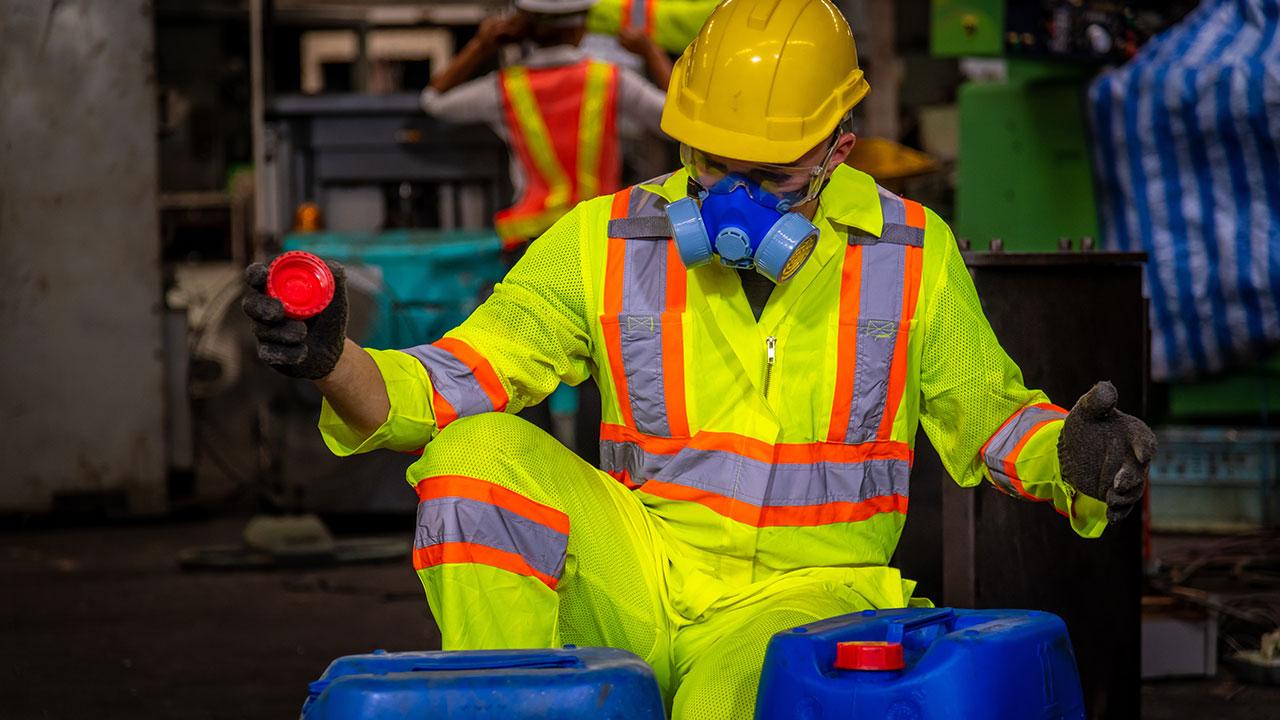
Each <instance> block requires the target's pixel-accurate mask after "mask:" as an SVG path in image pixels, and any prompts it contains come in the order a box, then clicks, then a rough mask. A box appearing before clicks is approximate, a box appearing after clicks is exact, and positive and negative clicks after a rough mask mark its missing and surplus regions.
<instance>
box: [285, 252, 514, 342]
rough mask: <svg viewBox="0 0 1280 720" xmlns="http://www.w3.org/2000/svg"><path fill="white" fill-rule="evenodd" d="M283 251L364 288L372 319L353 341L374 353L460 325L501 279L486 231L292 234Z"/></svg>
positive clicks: (432, 338)
mask: <svg viewBox="0 0 1280 720" xmlns="http://www.w3.org/2000/svg"><path fill="white" fill-rule="evenodd" d="M284 249H285V250H286V251H287V250H305V251H307V252H310V253H314V254H316V255H319V256H320V257H323V258H327V259H330V260H336V261H338V262H340V263H342V264H343V265H345V266H347V267H348V269H349V273H348V274H349V275H350V279H349V280H348V282H349V284H351V285H352V286H353V287H356V286H359V285H360V284H361V283H367V284H369V285H370V286H371V287H369V288H368V289H369V290H370V294H371V295H372V297H373V298H374V309H373V315H372V317H371V318H370V320H369V322H368V323H367V327H365V328H364V329H363V331H357V332H358V333H359V337H355V338H353V339H355V340H357V341H358V342H360V343H361V344H363V345H367V346H369V347H376V348H402V347H411V346H413V345H419V344H422V343H429V342H434V341H435V340H437V339H438V338H440V336H441V335H443V334H444V333H445V332H446V331H448V330H450V329H452V328H453V327H455V326H457V324H458V323H460V322H462V321H463V320H464V319H465V318H466V317H467V315H469V314H470V313H471V311H472V310H474V309H475V308H476V306H477V305H479V303H480V301H481V300H482V297H483V296H484V295H487V294H488V292H489V290H490V289H491V288H492V287H493V284H494V283H496V282H498V281H499V280H501V279H502V276H503V275H504V274H505V272H506V270H505V268H504V266H503V264H502V257H501V254H502V242H501V241H500V240H499V239H498V236H497V235H496V234H494V233H493V232H492V231H491V230H477V231H468V230H448V231H440V230H388V231H384V232H378V233H313V234H294V235H289V236H287V237H286V238H285V241H284Z"/></svg>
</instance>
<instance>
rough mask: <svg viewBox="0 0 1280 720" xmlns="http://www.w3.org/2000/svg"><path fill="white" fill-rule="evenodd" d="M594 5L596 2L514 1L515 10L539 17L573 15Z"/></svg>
mask: <svg viewBox="0 0 1280 720" xmlns="http://www.w3.org/2000/svg"><path fill="white" fill-rule="evenodd" d="M595 4H596V0H515V5H516V9H517V10H524V11H525V12H531V13H537V14H539V15H574V14H577V13H584V12H586V11H587V10H590V9H591V6H592V5H595Z"/></svg>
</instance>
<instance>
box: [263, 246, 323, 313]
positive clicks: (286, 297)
mask: <svg viewBox="0 0 1280 720" xmlns="http://www.w3.org/2000/svg"><path fill="white" fill-rule="evenodd" d="M333 292H334V281H333V272H332V271H331V270H329V266H328V265H327V264H325V261H324V260H321V259H320V258H318V257H316V256H315V255H312V254H311V253H309V252H302V251H301V250H293V251H291V252H287V253H285V254H283V255H281V256H280V257H277V258H276V259H275V260H272V261H271V267H269V268H267V294H268V295H270V296H271V297H273V298H275V299H277V300H279V301H280V304H282V305H284V314H285V315H287V316H289V317H291V318H293V319H294V320H306V319H307V318H310V317H314V316H315V315H317V314H319V313H320V311H322V310H324V309H325V308H326V307H328V306H329V302H330V301H331V300H333Z"/></svg>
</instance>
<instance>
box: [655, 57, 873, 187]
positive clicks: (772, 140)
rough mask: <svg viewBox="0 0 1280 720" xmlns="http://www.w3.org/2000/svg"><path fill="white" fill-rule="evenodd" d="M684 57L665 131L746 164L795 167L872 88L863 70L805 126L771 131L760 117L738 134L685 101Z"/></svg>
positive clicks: (666, 111)
mask: <svg viewBox="0 0 1280 720" xmlns="http://www.w3.org/2000/svg"><path fill="white" fill-rule="evenodd" d="M685 65H686V57H685V56H682V57H681V58H680V59H679V60H678V61H677V62H676V64H675V67H674V68H673V69H672V72H671V84H670V86H669V89H668V91H667V101H666V103H665V104H664V105H663V108H662V123H661V125H662V131H663V132H665V133H666V134H667V135H669V136H670V137H671V138H673V139H675V140H677V141H679V142H682V143H685V144H686V145H689V146H691V147H695V148H697V149H699V150H702V151H703V152H707V153H711V154H712V155H719V156H721V157H726V158H731V159H733V160H742V161H746V162H771V163H789V162H793V161H795V160H796V159H798V158H800V157H802V156H803V155H804V154H805V153H807V152H809V151H810V150H812V149H813V148H815V147H817V146H818V144H819V143H821V142H822V141H824V140H825V139H826V138H828V137H829V136H830V135H831V133H832V132H834V131H835V128H836V125H837V124H839V122H840V120H841V119H842V118H843V117H844V116H845V115H846V114H848V112H849V110H851V109H852V108H853V106H854V105H857V104H858V103H859V102H861V101H862V99H863V98H864V97H866V94H867V92H868V91H869V90H870V89H871V88H870V85H868V84H867V79H866V77H864V76H863V73H862V70H861V69H856V70H854V71H853V72H851V73H850V74H849V76H848V77H847V78H846V79H845V82H844V83H842V85H841V87H838V88H832V93H831V98H830V100H829V101H828V103H827V104H826V105H824V106H823V108H820V109H819V110H818V111H817V112H815V113H814V115H813V117H812V118H809V119H806V120H805V121H803V122H802V123H788V124H787V126H785V127H784V126H779V127H772V128H771V127H770V125H771V122H770V119H769V118H767V117H762V118H759V126H758V127H759V130H758V131H755V132H750V133H744V132H736V131H734V130H730V129H728V128H723V127H717V126H714V125H712V124H710V123H707V122H705V121H703V120H701V119H699V117H698V115H699V114H700V113H699V110H700V109H701V102H700V101H699V100H698V99H697V98H696V97H693V96H689V97H681V96H680V95H679V93H680V90H679V88H682V87H684V83H683V82H682V81H681V80H682V76H683V74H684V72H685Z"/></svg>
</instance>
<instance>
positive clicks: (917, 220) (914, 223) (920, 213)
mask: <svg viewBox="0 0 1280 720" xmlns="http://www.w3.org/2000/svg"><path fill="white" fill-rule="evenodd" d="M902 211H903V217H904V218H905V220H904V222H905V223H906V224H907V226H909V227H913V228H917V229H919V230H923V229H924V206H923V205H921V204H920V203H918V202H916V201H914V200H908V199H906V198H902Z"/></svg>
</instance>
